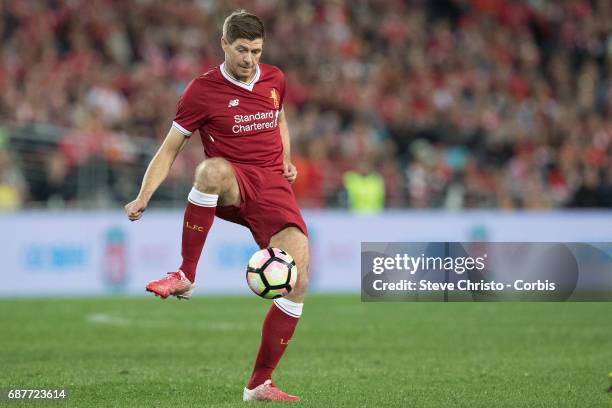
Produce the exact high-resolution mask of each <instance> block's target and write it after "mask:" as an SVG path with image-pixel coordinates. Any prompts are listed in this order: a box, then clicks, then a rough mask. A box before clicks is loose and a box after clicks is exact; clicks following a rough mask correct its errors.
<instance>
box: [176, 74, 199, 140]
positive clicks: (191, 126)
mask: <svg viewBox="0 0 612 408" xmlns="http://www.w3.org/2000/svg"><path fill="white" fill-rule="evenodd" d="M204 101H205V91H204V89H203V87H202V85H200V84H199V83H198V82H197V80H196V79H194V80H192V81H191V82H190V83H189V84H188V85H187V87H186V88H185V91H184V92H183V94H182V95H181V98H180V99H179V102H178V108H177V112H176V116H175V117H174V121H173V122H172V127H174V128H175V129H177V130H178V131H179V132H181V133H182V134H183V135H184V136H186V137H189V136H191V134H192V133H193V132H195V131H196V130H198V129H199V128H200V127H201V126H202V125H203V124H204V122H206V119H207V110H206V106H205V103H204Z"/></svg>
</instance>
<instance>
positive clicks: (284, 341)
mask: <svg viewBox="0 0 612 408" xmlns="http://www.w3.org/2000/svg"><path fill="white" fill-rule="evenodd" d="M290 341H291V340H285V339H283V338H282V337H281V341H280V344H282V345H283V346H285V345H287V344H289V342H290Z"/></svg>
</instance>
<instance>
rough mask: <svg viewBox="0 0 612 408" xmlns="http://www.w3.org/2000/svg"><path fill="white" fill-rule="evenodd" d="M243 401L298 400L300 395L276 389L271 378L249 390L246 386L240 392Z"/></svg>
mask: <svg viewBox="0 0 612 408" xmlns="http://www.w3.org/2000/svg"><path fill="white" fill-rule="evenodd" d="M242 400H243V401H286V402H291V401H299V400H300V397H296V396H295V395H290V394H287V393H286V392H284V391H281V390H279V389H278V387H277V386H276V385H274V383H272V380H266V381H265V382H264V383H263V384H260V385H258V386H257V387H255V388H253V389H252V390H249V389H248V388H245V389H244V392H243V394H242Z"/></svg>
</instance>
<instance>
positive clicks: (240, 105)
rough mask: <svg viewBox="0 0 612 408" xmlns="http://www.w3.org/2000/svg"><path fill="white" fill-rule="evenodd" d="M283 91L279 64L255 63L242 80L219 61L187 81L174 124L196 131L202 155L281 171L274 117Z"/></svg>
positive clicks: (185, 132) (187, 133)
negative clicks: (251, 73)
mask: <svg viewBox="0 0 612 408" xmlns="http://www.w3.org/2000/svg"><path fill="white" fill-rule="evenodd" d="M284 96H285V76H284V74H283V72H282V71H281V70H280V69H278V68H277V67H275V66H272V65H266V64H258V65H257V68H256V72H255V76H254V77H253V79H252V80H251V82H249V83H245V82H241V81H238V80H236V79H234V78H233V77H231V76H230V74H229V73H228V72H227V71H226V70H225V68H224V64H221V65H220V66H218V67H216V68H214V69H212V70H210V71H208V72H207V73H205V74H204V75H201V76H199V77H198V78H195V79H194V80H192V81H191V82H190V83H189V85H187V88H185V91H184V92H183V95H182V96H181V98H180V100H179V103H178V111H177V113H176V116H175V118H174V122H173V123H172V126H174V127H175V128H176V129H177V130H179V131H180V132H181V133H182V134H183V135H185V136H187V137H188V136H191V134H192V133H193V132H195V131H196V130H199V131H200V138H201V139H202V144H203V145H204V153H205V155H206V157H209V158H210V157H222V158H224V159H226V160H228V161H229V162H232V163H239V164H251V165H255V166H258V167H264V168H268V169H271V170H274V171H279V172H281V173H282V171H283V144H282V140H281V135H280V128H279V126H278V116H279V114H280V112H281V109H282V106H283V98H284Z"/></svg>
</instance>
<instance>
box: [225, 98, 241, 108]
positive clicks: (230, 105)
mask: <svg viewBox="0 0 612 408" xmlns="http://www.w3.org/2000/svg"><path fill="white" fill-rule="evenodd" d="M238 104H240V99H230V101H229V103H228V104H227V107H228V108H233V107H234V106H238Z"/></svg>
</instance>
